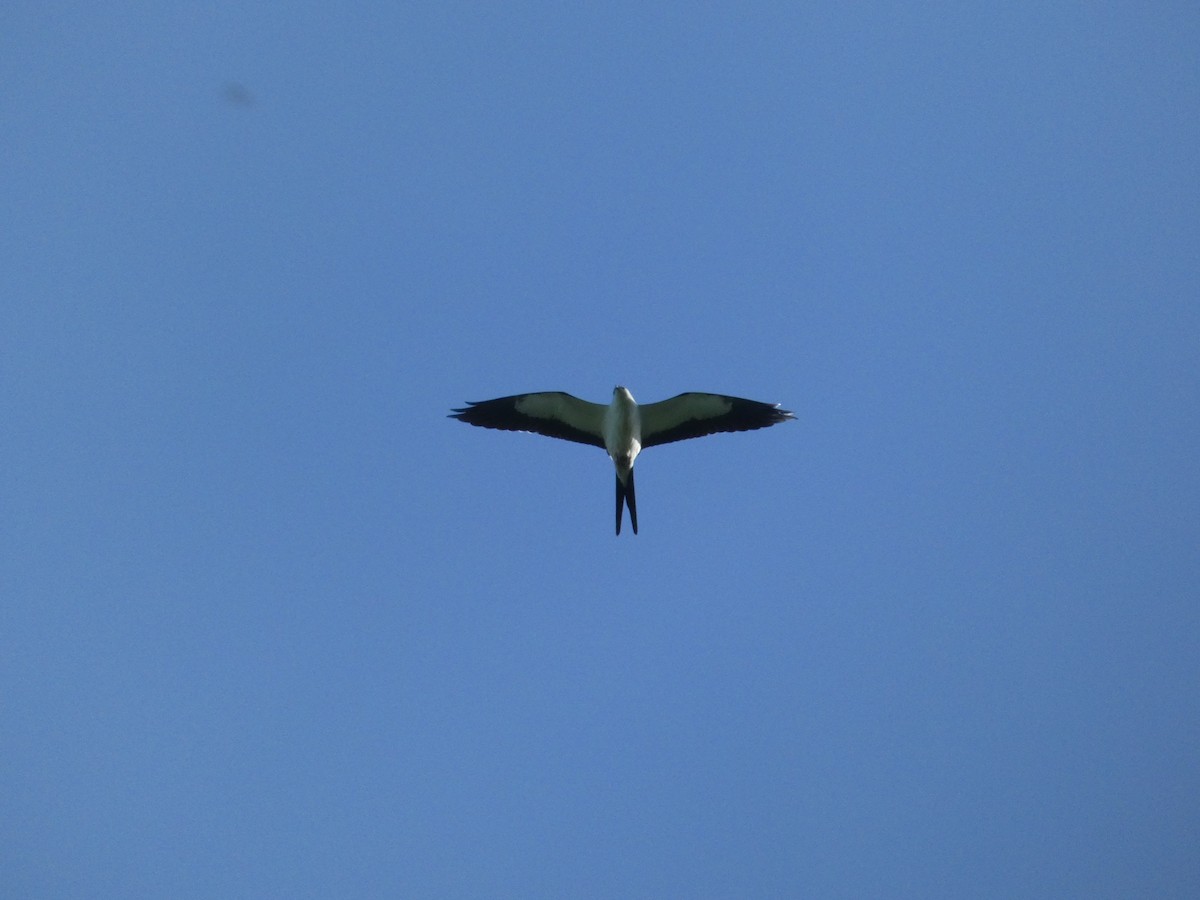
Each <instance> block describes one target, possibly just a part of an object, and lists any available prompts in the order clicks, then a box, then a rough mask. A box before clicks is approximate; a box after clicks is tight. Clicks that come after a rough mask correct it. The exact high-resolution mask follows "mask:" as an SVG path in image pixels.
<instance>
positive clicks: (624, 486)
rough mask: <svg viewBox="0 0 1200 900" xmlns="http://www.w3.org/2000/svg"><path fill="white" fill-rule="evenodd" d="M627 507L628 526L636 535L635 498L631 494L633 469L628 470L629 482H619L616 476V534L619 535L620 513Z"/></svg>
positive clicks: (619, 477) (618, 477) (632, 493)
mask: <svg viewBox="0 0 1200 900" xmlns="http://www.w3.org/2000/svg"><path fill="white" fill-rule="evenodd" d="M626 505H628V506H629V524H630V525H632V526H633V533H634V534H637V496H636V495H635V494H634V492H633V469H630V470H629V480H628V481H627V482H624V483H623V482H622V481H621V476H620V474H619V473H618V475H617V534H620V533H621V513H622V511H623V509H624V507H625V506H626Z"/></svg>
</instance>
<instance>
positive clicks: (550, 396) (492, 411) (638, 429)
mask: <svg viewBox="0 0 1200 900" xmlns="http://www.w3.org/2000/svg"><path fill="white" fill-rule="evenodd" d="M450 418H452V419H458V420H459V421H461V422H466V423H467V424H468V425H479V426H482V427H483V428H499V429H501V430H502V431H532V432H533V433H535V434H544V435H546V436H547V437H556V438H562V439H563V440H567V441H576V442H578V443H580V444H592V445H593V446H595V447H600V448H602V449H604V450H606V451H608V455H609V456H610V457H611V458H612V461H613V464H614V465H615V466H616V467H617V534H620V533H621V513H622V508H623V505H624V504H628V505H629V522H630V524H631V525H632V526H633V533H634V534H637V502H636V498H635V496H634V493H633V462H634V460H635V459H637V455H638V453H640V452H641V451H642V450H644V449H645V448H646V447H654V446H656V445H657V444H669V443H671V442H672V441H682V440H685V439H687V438H695V437H703V436H704V435H706V434H715V433H716V432H718V431H752V430H754V429H755V428H766V427H767V426H768V425H775V424H776V423H778V422H784V421H786V420H788V419H794V418H795V416H793V415H792V413H790V412H788V411H787V410H786V409H780V408H779V404H777V403H759V402H758V401H757V400H742V399H741V398H740V397H726V396H723V395H721V394H699V393H688V394H680V395H679V396H678V397H672V398H671V399H670V400H662V401H660V402H658V403H650V404H647V405H646V406H638V404H637V402H636V401H635V400H634V399H633V395H632V394H631V393H629V391H628V390H627V389H626V388H623V387H615V388H613V399H612V403H610V404H609V405H608V406H605V405H604V404H603V403H589V402H587V401H586V400H580V399H579V398H578V397H572V396H571V395H570V394H564V393H563V392H562V391H547V392H545V393H539V394H516V395H514V396H512V397H500V398H498V399H496V400H483V401H480V402H477V403H468V404H467V405H466V406H465V407H463V408H462V409H456V410H454V412H453V413H452V414H451V416H450Z"/></svg>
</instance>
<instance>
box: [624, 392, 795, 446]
mask: <svg viewBox="0 0 1200 900" xmlns="http://www.w3.org/2000/svg"><path fill="white" fill-rule="evenodd" d="M640 411H641V415H642V447H654V446H657V445H658V444H669V443H671V442H672V441H683V440H687V439H688V438H696V437H703V436H704V435H706V434H716V433H717V432H719V431H753V430H754V429H756V428H766V427H768V426H770V425H776V424H778V423H780V422H786V421H787V420H788V419H794V418H795V416H794V415H792V413H790V412H789V411H788V410H786V409H780V408H779V404H777V403H760V402H759V401H757V400H743V399H742V398H741V397H726V396H725V395H723V394H702V393H697V392H694V391H693V392H691V393H687V394H680V395H679V396H678V397H672V398H671V399H670V400H662V401H660V402H658V403H648V404H647V405H645V406H643V407H641V408H640Z"/></svg>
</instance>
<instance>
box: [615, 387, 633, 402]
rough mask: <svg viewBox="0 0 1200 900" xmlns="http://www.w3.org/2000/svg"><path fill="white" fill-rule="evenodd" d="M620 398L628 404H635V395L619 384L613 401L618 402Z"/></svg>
mask: <svg viewBox="0 0 1200 900" xmlns="http://www.w3.org/2000/svg"><path fill="white" fill-rule="evenodd" d="M618 397H620V398H621V399H622V400H624V401H626V402H627V403H632V402H633V394H631V393H629V388H627V387H624V386H623V385H619V384H618V385H617V386H616V387H615V388H613V399H614V400H616V399H617V398H618Z"/></svg>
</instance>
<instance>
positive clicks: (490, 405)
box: [450, 391, 607, 448]
mask: <svg viewBox="0 0 1200 900" xmlns="http://www.w3.org/2000/svg"><path fill="white" fill-rule="evenodd" d="M606 409H607V407H605V406H602V405H601V404H599V403H589V402H588V401H586V400H580V399H579V398H578V397H572V396H571V395H570V394H564V393H563V392H562V391H544V392H541V393H535V394H514V395H513V396H511V397H498V398H497V399H495V400H481V401H479V402H468V403H467V405H466V406H464V407H463V408H462V409H456V410H454V412H452V413H451V414H450V418H452V419H458V420H459V421H460V422H466V423H467V424H468V425H479V426H480V427H482V428H499V429H500V430H501V431H531V432H533V433H534V434H544V435H545V436H546V437H553V438H562V439H563V440H564V441H576V442H577V443H580V444H591V445H592V446H594V447H601V448H603V447H604V412H605V410H606Z"/></svg>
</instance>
